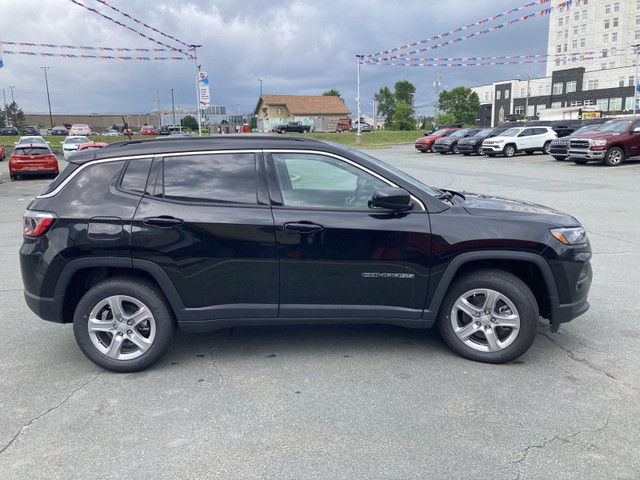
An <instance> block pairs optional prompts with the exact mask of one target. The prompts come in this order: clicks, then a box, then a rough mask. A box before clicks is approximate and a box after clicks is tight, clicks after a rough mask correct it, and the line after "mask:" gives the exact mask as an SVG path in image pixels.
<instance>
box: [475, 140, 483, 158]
mask: <svg viewBox="0 0 640 480" xmlns="http://www.w3.org/2000/svg"><path fill="white" fill-rule="evenodd" d="M476 155H478V156H480V155H482V144H481V143H479V144H478V145H477V146H476Z"/></svg>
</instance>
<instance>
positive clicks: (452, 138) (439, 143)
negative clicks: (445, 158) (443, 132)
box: [433, 128, 481, 154]
mask: <svg viewBox="0 0 640 480" xmlns="http://www.w3.org/2000/svg"><path fill="white" fill-rule="evenodd" d="M480 130H481V129H480V128H462V129H460V130H457V131H455V132H453V133H452V134H451V135H447V136H446V137H442V138H439V139H437V140H436V141H435V142H433V151H434V152H438V153H441V154H445V153H454V154H458V153H459V150H458V142H459V141H460V140H461V139H463V138H466V137H472V136H474V135H475V134H476V133H478V132H479V131H480Z"/></svg>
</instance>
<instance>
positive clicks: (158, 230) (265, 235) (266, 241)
mask: <svg viewBox="0 0 640 480" xmlns="http://www.w3.org/2000/svg"><path fill="white" fill-rule="evenodd" d="M258 155H259V154H258V153H256V152H246V151H239V152H220V153H201V154H182V155H171V156H164V157H157V158H155V160H154V163H153V166H152V168H151V173H150V176H149V182H148V185H147V187H146V192H145V195H144V196H143V197H142V199H141V201H140V205H139V207H138V209H137V211H136V214H135V217H134V221H133V228H132V256H133V259H134V261H136V260H147V261H148V262H152V263H154V264H156V265H158V266H160V267H161V268H162V270H163V271H164V272H165V274H166V275H167V276H168V278H169V279H170V281H171V283H172V284H173V285H174V286H175V287H176V289H177V291H178V294H179V295H180V298H181V300H182V302H183V304H184V307H185V309H186V313H185V312H183V319H184V318H187V319H189V320H210V319H222V318H237V317H243V318H254V317H256V318H257V317H260V318H264V317H276V316H277V309H278V261H277V256H276V246H275V235H274V227H273V217H272V215H271V209H270V207H269V205H266V204H265V203H264V202H263V201H262V200H260V199H259V198H258V194H257V188H258V185H259V184H260V183H261V182H263V184H264V185H265V190H266V184H265V183H264V178H263V174H262V173H261V172H260V171H258V169H257V168H256V157H257V156H258Z"/></svg>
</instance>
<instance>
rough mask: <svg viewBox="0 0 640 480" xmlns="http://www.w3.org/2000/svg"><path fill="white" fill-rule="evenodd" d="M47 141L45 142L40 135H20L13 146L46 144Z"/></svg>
mask: <svg viewBox="0 0 640 480" xmlns="http://www.w3.org/2000/svg"><path fill="white" fill-rule="evenodd" d="M48 143H49V142H47V141H46V140H45V139H44V138H42V137H41V136H40V135H29V136H26V137H20V138H19V139H18V141H17V142H15V143H14V146H15V145H47V144H48Z"/></svg>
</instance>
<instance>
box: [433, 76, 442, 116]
mask: <svg viewBox="0 0 640 480" xmlns="http://www.w3.org/2000/svg"><path fill="white" fill-rule="evenodd" d="M441 86H442V83H441V82H440V72H437V73H436V81H435V82H433V87H434V88H435V89H436V103H435V105H434V106H433V128H434V129H435V128H436V127H437V126H438V101H439V100H440V87H441Z"/></svg>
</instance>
